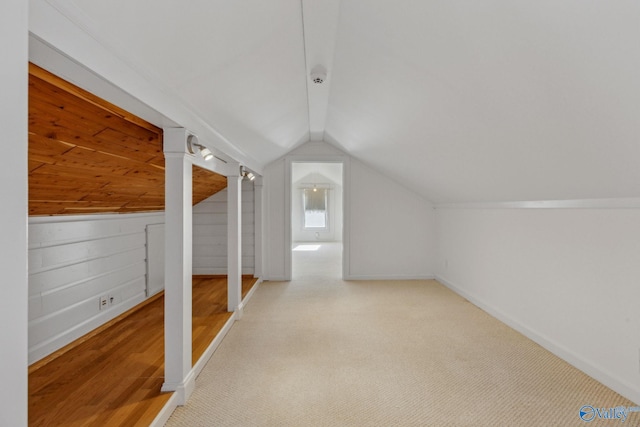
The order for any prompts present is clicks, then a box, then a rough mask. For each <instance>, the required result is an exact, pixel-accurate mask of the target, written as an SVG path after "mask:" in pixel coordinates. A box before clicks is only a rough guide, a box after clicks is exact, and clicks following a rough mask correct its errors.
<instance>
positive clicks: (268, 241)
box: [264, 159, 291, 280]
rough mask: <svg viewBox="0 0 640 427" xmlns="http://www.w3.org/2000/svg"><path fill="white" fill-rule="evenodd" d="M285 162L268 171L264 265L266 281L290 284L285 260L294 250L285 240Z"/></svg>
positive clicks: (274, 164)
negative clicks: (287, 281) (284, 281)
mask: <svg viewBox="0 0 640 427" xmlns="http://www.w3.org/2000/svg"><path fill="white" fill-rule="evenodd" d="M284 186H285V160H284V159H279V160H276V161H275V162H273V163H271V164H270V165H268V166H267V167H265V170H264V196H265V216H264V224H265V227H264V248H265V250H264V265H265V271H264V273H265V280H286V278H287V275H286V268H285V257H286V256H287V253H288V251H289V250H290V249H291V245H290V243H289V242H286V241H285V239H284V236H285V234H286V233H285V228H286V225H285V220H284V217H285V191H284Z"/></svg>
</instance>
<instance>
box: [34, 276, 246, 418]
mask: <svg viewBox="0 0 640 427" xmlns="http://www.w3.org/2000/svg"><path fill="white" fill-rule="evenodd" d="M242 282H243V283H242V297H243V298H244V297H245V296H246V295H247V293H248V292H249V290H250V289H251V287H252V286H253V285H254V284H255V282H256V279H254V278H253V277H250V276H245V277H243V280H242ZM230 317H231V313H228V312H227V280H226V277H225V276H194V277H193V325H192V330H193V352H192V354H193V362H194V363H195V361H197V360H198V359H199V358H200V357H201V356H202V354H203V353H204V351H205V350H206V348H207V347H208V346H209V344H210V343H211V341H213V339H214V338H215V336H216V335H217V334H218V332H219V331H220V329H222V327H223V325H224V324H225V323H226V322H227V320H228V319H229V318H230ZM163 319H164V298H163V297H162V296H161V297H159V298H156V299H155V300H152V301H151V302H149V303H148V304H145V305H144V306H143V307H141V308H140V309H138V310H136V311H134V312H132V313H131V314H129V315H128V316H126V317H125V318H123V319H122V320H120V321H117V322H115V323H114V324H113V325H111V326H109V327H108V328H106V329H105V330H103V331H101V332H99V333H98V334H97V335H95V336H93V337H91V338H88V339H85V340H82V339H81V340H79V342H80V343H79V344H78V345H76V346H74V347H72V348H70V349H69V350H68V351H66V352H64V353H63V354H62V355H60V356H59V357H57V358H55V359H53V360H50V361H48V362H47V363H45V364H40V365H39V366H38V367H37V368H36V369H30V373H29V425H30V426H148V425H149V424H150V423H151V422H152V421H153V419H154V418H155V417H156V415H157V414H158V413H159V412H160V410H161V409H162V407H163V406H164V404H165V403H166V402H167V400H168V399H169V397H170V395H171V393H161V392H160V387H161V386H162V383H163V380H164V324H163Z"/></svg>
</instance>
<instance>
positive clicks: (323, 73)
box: [311, 65, 327, 85]
mask: <svg viewBox="0 0 640 427" xmlns="http://www.w3.org/2000/svg"><path fill="white" fill-rule="evenodd" d="M326 79H327V70H326V69H325V68H324V67H323V66H322V65H316V66H315V67H313V69H312V70H311V81H312V82H313V83H314V84H317V85H321V84H322V83H324V81H325V80H326Z"/></svg>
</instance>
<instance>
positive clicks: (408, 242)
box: [348, 160, 436, 279]
mask: <svg viewBox="0 0 640 427" xmlns="http://www.w3.org/2000/svg"><path fill="white" fill-rule="evenodd" d="M350 175H351V176H350V184H351V191H350V194H351V200H350V202H349V204H350V208H349V215H350V217H351V218H350V224H351V229H350V230H349V231H348V233H349V239H350V242H351V247H350V252H349V260H350V261H349V262H350V265H349V277H350V278H352V279H418V278H431V277H433V274H434V272H433V267H434V262H433V261H434V258H435V241H436V235H435V222H434V221H435V211H434V209H433V205H432V204H431V203H430V202H429V201H427V200H425V199H424V198H422V197H421V196H419V195H418V194H417V193H414V192H413V191H411V190H409V189H407V188H406V187H404V186H402V185H400V184H399V183H398V182H396V181H393V180H391V179H389V178H387V177H386V176H385V175H383V174H381V173H380V172H378V171H376V170H374V169H372V168H370V167H369V166H367V165H365V164H364V163H362V162H359V161H357V160H352V161H351V174H350Z"/></svg>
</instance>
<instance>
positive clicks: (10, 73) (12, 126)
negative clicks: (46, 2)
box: [0, 0, 28, 427]
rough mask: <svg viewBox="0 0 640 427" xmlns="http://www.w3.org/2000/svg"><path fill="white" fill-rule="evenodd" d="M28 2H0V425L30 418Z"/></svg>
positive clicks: (18, 0) (9, 424) (12, 0)
mask: <svg viewBox="0 0 640 427" xmlns="http://www.w3.org/2000/svg"><path fill="white" fill-rule="evenodd" d="M27 10H28V2H26V1H23V0H7V1H2V3H0V52H2V66H1V67H0V93H1V94H2V96H1V97H0V129H2V132H1V133H0V146H2V166H1V167H0V194H1V195H2V209H0V227H1V228H0V231H1V233H2V238H0V271H2V279H0V280H1V284H0V288H1V289H2V295H1V297H0V325H2V326H0V361H1V363H0V378H1V379H2V387H0V425H1V426H17V427H19V426H26V425H27V422H28V420H27V419H28V417H27V412H28V411H27V396H28V390H27V389H28V387H27V221H26V218H27V206H28V203H27V191H28V190H27V176H28V173H27V157H28V156H27V147H28V143H27V123H28V117H27V95H28V89H27V88H28V85H27V83H28V82H27V77H28V69H27V63H28V62H27V61H28V49H27V35H28V20H27Z"/></svg>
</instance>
